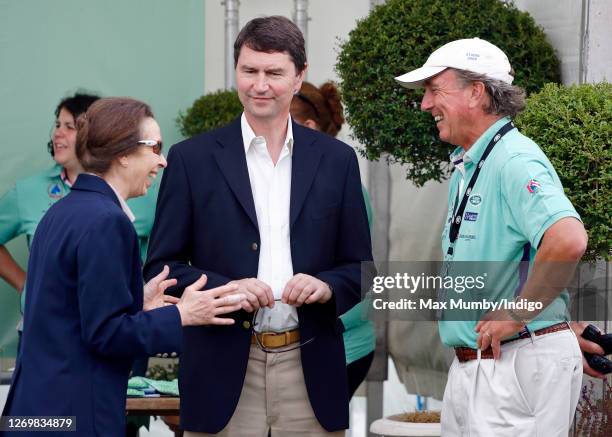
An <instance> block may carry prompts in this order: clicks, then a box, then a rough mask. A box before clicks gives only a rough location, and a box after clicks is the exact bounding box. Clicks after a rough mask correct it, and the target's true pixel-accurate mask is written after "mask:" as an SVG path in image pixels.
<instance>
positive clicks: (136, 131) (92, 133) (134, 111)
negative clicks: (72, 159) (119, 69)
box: [76, 97, 154, 175]
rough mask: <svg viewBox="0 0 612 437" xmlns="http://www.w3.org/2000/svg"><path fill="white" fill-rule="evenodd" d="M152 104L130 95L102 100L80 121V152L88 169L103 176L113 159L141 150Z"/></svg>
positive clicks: (92, 106)
mask: <svg viewBox="0 0 612 437" xmlns="http://www.w3.org/2000/svg"><path fill="white" fill-rule="evenodd" d="M147 117H151V118H154V116H153V111H151V107H150V106H149V105H147V104H146V103H144V102H141V101H140V100H136V99H132V98H129V97H111V98H106V99H100V100H98V101H96V102H95V103H94V104H93V105H91V106H90V107H89V109H88V110H87V112H86V113H85V114H82V115H81V116H80V117H79V118H78V120H77V141H76V154H77V158H78V159H79V161H80V162H81V165H82V166H83V169H85V171H88V172H91V173H95V174H99V175H103V174H105V173H106V172H107V171H108V169H109V168H110V166H111V164H112V162H113V160H114V159H115V158H117V157H119V156H123V155H129V154H130V153H132V152H134V151H135V150H137V148H138V145H137V141H139V140H140V139H141V138H140V123H141V122H142V121H143V120H144V119H145V118H147Z"/></svg>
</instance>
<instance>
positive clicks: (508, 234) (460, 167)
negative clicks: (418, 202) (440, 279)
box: [439, 117, 580, 348]
mask: <svg viewBox="0 0 612 437" xmlns="http://www.w3.org/2000/svg"><path fill="white" fill-rule="evenodd" d="M508 121H510V119H509V118H506V117H505V118H502V119H500V120H498V121H497V122H496V123H494V124H493V125H492V126H490V127H489V129H487V130H486V131H485V132H484V134H483V135H482V136H481V137H480V138H479V139H478V140H477V141H476V142H475V143H474V144H473V145H472V147H470V149H469V150H468V151H467V152H465V153H464V151H463V149H462V148H461V147H459V148H457V149H456V150H455V151H454V152H453V154H452V155H451V161H452V162H453V164H454V166H455V169H454V171H453V174H452V176H451V180H450V188H449V195H448V212H447V219H446V222H445V225H444V230H443V232H442V252H443V253H444V254H445V261H448V262H450V261H477V262H478V261H511V262H512V264H510V263H509V264H508V265H511V266H513V267H514V266H516V268H512V269H510V270H511V271H495V270H496V269H495V268H493V267H492V268H491V272H489V277H488V278H487V281H486V282H487V284H494V286H491V287H488V286H487V288H486V290H487V292H491V293H494V295H492V296H487V299H489V300H493V301H499V300H501V299H509V300H513V299H514V297H515V292H516V290H517V289H518V287H519V285H520V278H519V268H518V263H519V262H520V261H521V260H524V261H533V260H534V258H535V254H536V251H537V248H538V246H539V244H540V241H541V239H542V236H543V235H544V232H546V230H547V229H548V228H549V227H550V226H551V225H553V224H554V223H555V222H557V221H558V220H559V219H561V218H564V217H575V218H576V219H578V220H580V216H579V215H578V213H577V212H576V210H575V209H574V207H573V206H572V204H571V202H570V201H569V199H568V198H567V197H566V196H565V193H564V191H563V186H562V185H561V181H560V180H559V177H558V175H557V173H556V172H555V169H554V168H553V166H552V164H551V163H550V161H549V160H548V158H547V157H546V155H544V152H542V150H541V149H540V148H539V147H538V145H537V144H536V143H534V142H533V141H532V140H530V139H529V138H527V137H526V136H524V135H522V134H521V133H520V132H519V131H518V130H517V129H513V130H511V131H509V132H508V133H506V135H504V136H503V137H502V139H501V140H499V142H498V143H497V144H496V145H495V146H494V147H493V150H492V151H491V153H490V155H489V156H488V158H487V159H486V161H485V163H484V165H483V167H482V169H481V170H480V174H479V176H478V180H477V182H476V184H475V185H474V187H473V189H472V192H471V193H470V197H469V198H468V202H467V203H466V207H465V211H464V214H463V220H462V223H461V228H460V230H459V235H458V237H457V240H456V241H455V245H454V248H453V253H452V255H449V254H448V253H447V251H448V247H449V245H450V239H449V233H450V228H451V221H452V217H453V213H454V207H455V202H456V199H457V198H458V202H457V203H458V204H459V203H460V202H461V199H462V196H463V192H464V190H465V187H466V186H467V185H468V183H469V181H470V179H471V177H472V175H473V174H474V170H475V169H476V166H477V164H478V162H479V160H480V158H481V157H482V154H483V153H484V151H485V149H486V147H487V145H488V144H489V141H490V140H491V139H492V138H493V136H494V135H495V134H496V133H497V131H498V130H499V129H500V128H501V127H502V126H503V125H504V124H506V123H507V122H508ZM457 208H458V206H457ZM452 264H453V263H452V262H450V263H449V265H450V269H451V270H452V268H453V265H452ZM491 273H493V275H495V276H494V277H492V274H491ZM451 292H452V291H451ZM567 303H568V295H567V292H563V293H561V295H560V296H559V297H557V298H556V299H555V300H554V301H553V302H552V303H551V304H550V305H549V306H548V307H546V308H545V310H544V311H542V312H541V313H540V314H539V315H538V317H536V318H535V319H534V320H533V321H532V322H531V323H529V324H528V328H529V329H530V330H532V331H533V330H537V329H540V328H544V327H546V326H549V325H552V324H554V323H557V322H561V321H564V320H568V314H567ZM482 315H484V312H483V313H481V314H480V315H479V316H477V317H474V318H475V319H476V320H470V321H464V320H459V321H457V320H444V317H443V318H442V320H441V321H440V322H439V327H440V337H441V339H442V342H443V343H444V344H445V345H447V346H450V347H456V346H467V347H471V348H476V347H477V346H476V338H477V333H476V332H474V328H475V327H476V323H477V321H478V319H479V318H480V317H481V316H482Z"/></svg>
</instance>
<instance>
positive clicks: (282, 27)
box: [234, 15, 306, 73]
mask: <svg viewBox="0 0 612 437" xmlns="http://www.w3.org/2000/svg"><path fill="white" fill-rule="evenodd" d="M244 45H246V46H247V47H248V48H250V49H252V50H255V51H258V52H266V53H273V52H284V53H287V54H288V55H289V57H290V58H291V60H292V61H293V65H295V69H296V72H297V73H301V72H302V71H303V70H304V68H306V47H305V44H304V35H302V32H301V31H300V29H299V28H298V27H297V26H296V25H295V24H294V23H293V22H292V21H291V20H289V19H288V18H285V17H281V16H280V15H273V16H271V17H262V18H254V19H253V20H251V21H249V22H248V23H247V24H246V25H245V26H244V27H243V28H242V30H241V31H240V33H239V34H238V37H237V38H236V42H234V67H236V65H238V57H239V56H240V50H241V49H242V46H244Z"/></svg>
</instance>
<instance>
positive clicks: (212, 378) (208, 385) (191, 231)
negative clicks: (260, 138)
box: [144, 119, 372, 433]
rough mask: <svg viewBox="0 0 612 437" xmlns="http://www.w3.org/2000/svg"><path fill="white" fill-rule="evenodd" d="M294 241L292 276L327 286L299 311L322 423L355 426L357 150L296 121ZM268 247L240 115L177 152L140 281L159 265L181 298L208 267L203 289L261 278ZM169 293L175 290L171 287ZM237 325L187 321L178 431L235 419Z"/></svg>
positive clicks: (244, 356) (244, 341)
mask: <svg viewBox="0 0 612 437" xmlns="http://www.w3.org/2000/svg"><path fill="white" fill-rule="evenodd" d="M293 135H294V144H293V153H292V170H291V199H290V211H289V218H290V240H291V259H292V261H293V271H294V273H295V274H297V273H306V274H309V275H312V276H315V277H317V278H319V279H321V280H323V281H324V282H327V283H328V284H329V285H330V286H331V288H332V291H333V298H332V299H331V300H330V301H329V302H327V303H325V304H319V303H316V304H311V305H303V306H301V307H300V308H298V317H299V320H300V331H301V336H302V338H311V337H313V336H314V337H315V340H314V341H313V342H311V343H309V344H307V345H305V346H303V347H302V348H301V359H302V368H303V371H304V378H305V381H306V387H307V390H308V396H309V398H310V403H311V405H312V407H313V409H314V412H315V415H316V417H317V419H318V420H319V422H320V423H321V425H322V426H323V427H324V428H325V429H327V430H329V431H334V430H340V429H345V428H348V423H349V422H348V402H349V400H348V393H347V382H346V367H345V356H344V345H343V342H342V332H341V331H342V328H341V323H339V320H338V316H339V315H341V314H343V313H345V312H346V311H347V310H349V309H350V308H351V307H352V306H354V305H355V304H357V303H358V302H359V300H360V299H361V294H360V291H361V290H360V264H361V262H362V261H369V260H371V259H372V250H371V243H370V233H369V228H368V219H367V214H366V209H365V204H364V201H363V195H362V192H361V180H360V177H359V167H358V164H357V157H356V155H355V152H354V151H353V149H351V148H350V147H349V146H347V145H346V144H344V143H342V142H340V141H338V140H336V139H334V138H332V137H330V136H328V135H326V134H322V133H320V132H316V131H314V130H311V129H307V128H304V127H302V126H299V125H297V124H295V123H294V124H293ZM260 244H261V241H260V236H259V230H258V226H257V216H256V213H255V205H254V201H253V195H252V191H251V186H250V181H249V174H248V168H247V163H246V156H245V150H244V144H243V140H242V132H241V128H240V119H237V120H235V121H234V122H232V123H231V124H230V125H228V126H226V127H223V128H221V129H218V130H216V131H212V132H209V133H205V134H202V135H199V136H196V137H193V138H191V139H188V140H185V141H183V142H181V143H179V144H177V145H175V146H174V147H172V149H171V150H170V154H169V156H168V168H167V169H166V170H165V171H164V176H163V179H162V183H161V188H160V192H159V197H158V201H157V211H156V214H155V223H154V225H153V231H152V234H151V238H150V243H149V256H148V259H147V263H146V265H145V269H144V275H145V278H148V277H152V276H153V275H154V274H155V272H157V271H159V269H160V268H161V267H162V266H163V265H164V264H168V265H169V266H170V272H171V276H172V277H175V278H177V279H178V284H177V286H176V287H174V289H173V291H175V293H176V294H180V292H181V291H182V290H183V289H184V287H185V286H187V285H189V284H190V283H192V282H193V281H195V280H196V279H197V278H198V277H199V276H200V275H201V274H202V273H205V274H206V275H207V276H208V282H207V284H206V288H212V287H217V286H220V285H223V284H225V283H227V282H229V281H231V280H235V279H242V278H249V277H257V269H258V262H259V246H260ZM173 291H172V290H171V293H172V292H173ZM231 317H233V318H234V319H235V320H236V323H235V324H234V325H231V326H207V327H187V328H185V329H184V330H183V342H184V344H183V354H182V356H181V358H180V370H179V375H180V376H179V385H180V392H181V426H182V427H183V428H184V429H186V430H189V431H197V432H207V433H216V432H218V431H220V430H221V429H223V428H224V427H225V426H226V425H227V423H228V422H229V420H230V418H231V417H232V415H233V413H234V410H235V408H236V405H237V404H238V399H239V397H240V392H241V390H242V385H243V382H244V377H245V373H246V367H247V362H248V357H249V347H250V341H251V340H250V339H251V323H250V321H251V319H252V314H249V313H247V312H245V311H240V312H237V313H233V314H232V315H231Z"/></svg>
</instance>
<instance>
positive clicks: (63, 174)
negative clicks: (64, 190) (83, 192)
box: [59, 167, 72, 188]
mask: <svg viewBox="0 0 612 437" xmlns="http://www.w3.org/2000/svg"><path fill="white" fill-rule="evenodd" d="M59 177H60V179H61V180H62V182H63V183H64V185H66V186H67V187H70V188H72V184H71V183H70V179H68V173H67V172H66V168H65V167H62V168H61V171H60V174H59Z"/></svg>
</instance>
